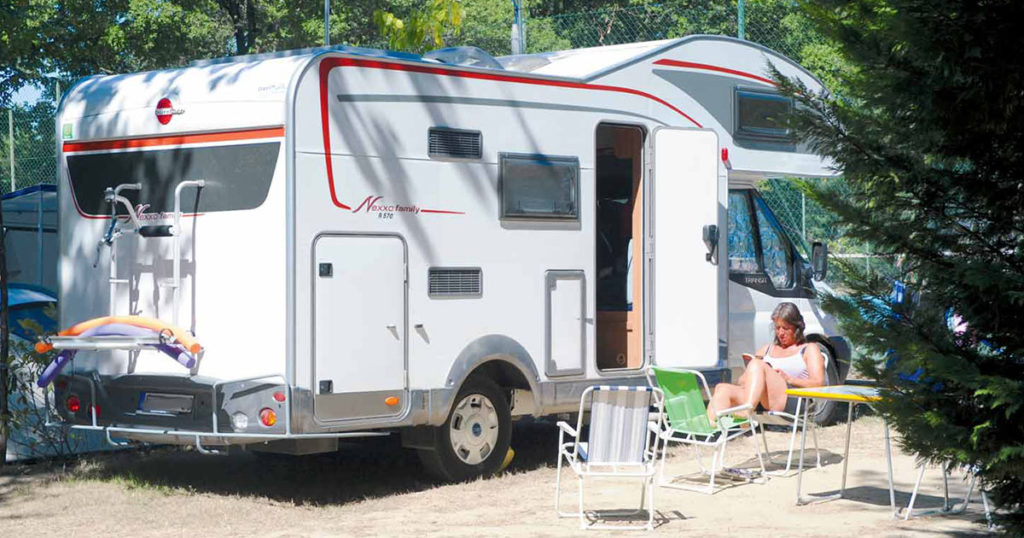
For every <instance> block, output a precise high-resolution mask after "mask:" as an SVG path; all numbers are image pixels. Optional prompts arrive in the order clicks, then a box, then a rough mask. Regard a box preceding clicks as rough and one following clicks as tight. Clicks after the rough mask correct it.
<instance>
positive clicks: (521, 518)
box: [0, 417, 984, 537]
mask: <svg viewBox="0 0 1024 538" xmlns="http://www.w3.org/2000/svg"><path fill="white" fill-rule="evenodd" d="M844 434H845V427H843V426H839V427H831V428H826V429H824V430H822V432H821V436H820V437H821V439H820V440H821V446H822V448H823V449H825V452H824V453H823V455H824V456H825V460H826V462H825V465H824V467H823V468H822V469H813V470H811V471H809V472H808V473H807V474H805V479H804V488H805V491H808V492H827V491H834V490H836V489H837V488H838V485H839V478H840V474H841V472H842V442H843V436H844ZM556 437H557V433H556V431H555V429H554V427H553V426H552V425H551V424H548V423H544V422H537V423H527V424H520V425H519V426H518V427H517V429H516V432H515V434H514V435H513V444H514V447H515V449H516V459H515V461H514V462H513V465H512V466H511V467H510V469H509V471H508V472H506V473H505V474H503V475H501V476H498V477H494V478H491V479H487V480H477V481H474V482H470V483H466V484H455V485H448V484H440V483H437V482H434V481H432V480H430V479H429V478H427V477H426V476H425V475H423V473H422V471H421V470H420V467H419V463H418V460H417V458H416V456H415V454H413V453H411V452H406V451H403V450H401V449H400V448H399V447H398V446H397V442H396V440H393V439H385V440H373V441H368V442H363V443H351V444H346V445H344V446H343V447H342V448H341V450H339V451H338V452H337V453H336V454H329V455H320V456H310V457H303V458H290V457H287V456H256V455H254V454H252V453H245V452H241V453H237V454H232V455H230V456H201V455H198V454H196V453H194V452H184V451H179V450H172V449H157V450H152V451H135V452H124V453H118V454H109V455H103V456H95V457H90V458H86V459H82V460H80V461H78V462H75V463H73V464H70V465H68V466H66V467H61V466H59V465H53V464H35V465H18V466H12V467H8V468H5V469H3V471H2V472H0V536H18V535H21V534H24V533H25V532H31V533H32V534H35V533H42V532H49V531H59V532H62V533H64V534H68V535H71V536H112V535H131V536H190V537H191V536H198V535H204V536H254V535H256V536H342V535H344V536H378V535H388V536H474V537H475V536H566V535H581V534H583V533H582V532H581V531H579V530H578V529H577V522H576V520H573V519H559V518H557V517H555V514H554V510H553V506H552V503H553V497H554V483H555V469H554V462H555V460H554V449H555V440H556ZM786 442H787V438H786V437H785V435H784V434H782V433H779V432H776V433H769V443H770V445H771V447H772V448H773V450H775V453H776V454H778V453H779V451H780V450H781V449H782V448H784V446H785V444H786ZM750 443H751V441H750V440H749V439H743V440H741V441H740V442H739V443H737V444H736V446H735V447H730V454H731V457H730V458H729V463H730V465H734V466H736V465H738V464H746V465H750V464H752V463H753V458H752V457H748V456H752V455H753V453H754V452H753V446H752V445H751V444H750ZM808 443H810V439H808ZM744 460H745V461H744ZM884 464H885V454H884V451H883V445H882V423H881V421H880V419H878V418H875V417H864V418H862V419H860V420H857V421H856V423H855V424H854V441H853V446H852V447H851V456H850V471H849V480H848V489H847V493H848V496H849V499H843V500H838V501H833V502H827V503H821V504H815V505H810V506H799V507H798V506H795V505H794V497H795V488H796V479H795V478H794V477H788V478H773V479H772V480H771V481H770V482H769V483H768V484H766V485H759V484H739V485H734V486H732V487H729V488H726V489H724V490H722V491H720V492H718V493H717V494H715V495H713V496H708V495H701V494H698V493H690V492H683V491H675V490H667V489H663V488H659V489H658V490H657V491H656V507H657V512H656V516H657V519H658V521H659V526H658V528H657V529H656V531H655V532H656V533H657V534H664V535H677V534H682V533H686V534H687V535H689V536H708V535H729V536H733V535H739V534H740V533H744V534H748V535H750V536H767V535H776V536H829V537H839V536H867V535H870V536H876V535H882V536H904V535H908V536H909V535H914V536H928V535H950V534H978V533H983V532H984V526H983V525H980V524H979V523H978V520H980V519H981V513H980V505H978V504H972V508H971V510H969V511H968V512H967V513H966V514H964V515H962V516H955V517H930V518H921V519H916V520H911V521H909V522H903V521H894V520H892V519H890V517H889V515H888V490H887V486H886V474H885V467H884ZM669 470H670V471H671V472H673V473H687V472H693V471H694V470H696V466H695V463H694V461H693V458H692V457H691V456H690V452H689V451H684V450H682V449H674V450H673V451H672V452H670V459H669ZM895 471H896V478H897V491H898V494H897V503H898V504H899V505H905V504H906V502H907V498H908V494H909V491H910V489H911V487H912V485H913V479H914V478H916V473H915V472H914V461H913V458H911V457H910V456H907V455H903V454H899V453H897V457H896V461H895ZM926 477H927V481H926V484H925V487H924V489H923V496H922V497H919V501H918V506H936V505H938V504H940V503H941V479H940V474H939V472H938V470H933V471H931V472H929V473H928V474H927V475H926ZM563 478H569V480H568V482H567V484H568V486H569V488H568V491H567V492H566V496H565V498H564V499H565V502H567V503H569V504H570V505H571V503H573V502H574V500H575V489H574V488H575V484H574V482H573V480H572V479H571V476H570V475H566V476H565V477H563ZM952 490H953V492H954V494H962V490H963V483H962V482H960V481H959V480H954V481H953V482H952ZM638 492H639V488H638V487H636V486H635V485H634V484H629V483H620V482H618V481H612V482H607V483H597V484H596V485H595V487H594V488H593V492H592V494H591V493H590V491H589V490H588V500H589V501H592V502H593V503H594V505H593V506H595V507H598V508H602V507H605V508H611V507H617V508H621V507H632V506H633V505H634V503H635V502H637V501H636V495H637V494H638ZM611 534H619V533H615V532H612V533H611ZM588 535H590V536H593V535H594V533H589V534H588Z"/></svg>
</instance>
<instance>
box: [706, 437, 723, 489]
mask: <svg viewBox="0 0 1024 538" xmlns="http://www.w3.org/2000/svg"><path fill="white" fill-rule="evenodd" d="M721 452H722V451H721V449H720V448H719V447H715V455H714V456H712V457H711V472H710V473H708V474H709V475H711V479H710V482H708V494H712V493H714V492H715V467H716V464H719V465H720V462H719V459H718V458H719V456H720V455H722V454H721Z"/></svg>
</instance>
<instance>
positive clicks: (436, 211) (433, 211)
mask: <svg viewBox="0 0 1024 538" xmlns="http://www.w3.org/2000/svg"><path fill="white" fill-rule="evenodd" d="M420 213H443V214H445V215H465V214H466V212H465V211H443V210H441V209H421V210H420Z"/></svg>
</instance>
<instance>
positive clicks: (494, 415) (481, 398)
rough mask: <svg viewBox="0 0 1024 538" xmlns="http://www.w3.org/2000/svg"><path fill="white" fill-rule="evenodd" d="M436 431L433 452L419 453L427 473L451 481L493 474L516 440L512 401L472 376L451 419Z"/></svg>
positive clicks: (483, 380) (491, 384) (486, 381)
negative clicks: (514, 436) (511, 409)
mask: <svg viewBox="0 0 1024 538" xmlns="http://www.w3.org/2000/svg"><path fill="white" fill-rule="evenodd" d="M433 430H434V431H433V436H432V439H433V445H434V447H433V449H432V450H420V451H419V454H420V459H421V460H422V461H423V464H424V467H426V470H427V472H429V473H430V474H432V475H434V476H436V477H438V478H441V479H443V480H450V481H462V480H468V479H470V478H475V477H477V476H486V475H490V474H493V473H494V472H496V471H497V470H498V468H499V466H500V465H501V462H502V460H503V459H504V458H505V453H506V452H508V447H509V442H510V441H511V437H512V417H511V413H510V411H509V406H508V399H507V398H506V397H505V395H504V394H503V393H502V391H501V389H500V388H499V387H498V385H496V384H495V383H494V382H493V381H491V380H490V379H487V378H483V377H472V378H470V379H468V380H467V381H466V383H465V384H463V386H462V389H461V390H459V394H458V395H457V396H456V397H455V402H454V404H453V405H452V409H451V411H450V412H449V413H448V420H446V421H445V423H444V424H442V425H441V426H439V427H437V428H433Z"/></svg>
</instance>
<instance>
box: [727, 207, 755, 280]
mask: <svg viewBox="0 0 1024 538" xmlns="http://www.w3.org/2000/svg"><path fill="white" fill-rule="evenodd" d="M751 217H752V213H751V211H750V197H749V196H747V194H746V193H745V192H742V191H739V192H730V193H729V271H733V272H739V273H755V272H757V271H758V270H759V267H758V263H757V247H756V244H755V242H754V227H753V224H752V222H751Z"/></svg>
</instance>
